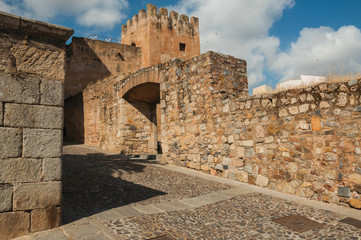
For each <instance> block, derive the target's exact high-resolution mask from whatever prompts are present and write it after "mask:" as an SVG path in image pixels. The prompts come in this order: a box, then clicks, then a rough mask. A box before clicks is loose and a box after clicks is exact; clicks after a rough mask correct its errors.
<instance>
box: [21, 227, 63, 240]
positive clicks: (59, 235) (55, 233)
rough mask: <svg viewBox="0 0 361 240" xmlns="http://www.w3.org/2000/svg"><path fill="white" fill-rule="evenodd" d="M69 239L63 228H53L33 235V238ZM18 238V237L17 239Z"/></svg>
mask: <svg viewBox="0 0 361 240" xmlns="http://www.w3.org/2000/svg"><path fill="white" fill-rule="evenodd" d="M47 239H52V240H69V239H68V238H67V237H66V236H65V234H64V232H63V230H62V229H51V230H47V231H42V232H40V233H37V234H33V235H32V236H31V240H47ZM17 240H18V239H17ZM19 240H20V239H19Z"/></svg>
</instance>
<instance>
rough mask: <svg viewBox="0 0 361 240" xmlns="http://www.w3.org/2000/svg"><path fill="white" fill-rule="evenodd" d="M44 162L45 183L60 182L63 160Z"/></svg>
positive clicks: (49, 159) (45, 160)
mask: <svg viewBox="0 0 361 240" xmlns="http://www.w3.org/2000/svg"><path fill="white" fill-rule="evenodd" d="M43 161H44V163H43V171H44V173H43V175H44V181H60V180H61V173H62V172H61V164H62V162H61V158H44V160H43Z"/></svg>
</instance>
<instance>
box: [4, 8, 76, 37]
mask: <svg viewBox="0 0 361 240" xmlns="http://www.w3.org/2000/svg"><path fill="white" fill-rule="evenodd" d="M0 29H2V30H13V31H14V30H15V31H19V32H22V33H25V34H31V35H35V36H45V37H48V38H52V39H59V40H63V41H66V40H68V39H69V37H71V36H72V35H73V33H74V30H73V29H71V28H67V27H63V26H59V25H55V24H51V23H46V22H41V21H37V20H33V19H29V18H24V17H20V16H17V15H14V14H10V13H6V12H1V11H0Z"/></svg>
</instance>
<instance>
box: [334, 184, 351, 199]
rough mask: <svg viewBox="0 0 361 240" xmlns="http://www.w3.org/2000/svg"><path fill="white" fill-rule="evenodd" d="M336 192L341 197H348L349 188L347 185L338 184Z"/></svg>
mask: <svg viewBox="0 0 361 240" xmlns="http://www.w3.org/2000/svg"><path fill="white" fill-rule="evenodd" d="M337 193H338V195H339V196H341V197H350V188H349V187H343V186H339V187H338V188H337Z"/></svg>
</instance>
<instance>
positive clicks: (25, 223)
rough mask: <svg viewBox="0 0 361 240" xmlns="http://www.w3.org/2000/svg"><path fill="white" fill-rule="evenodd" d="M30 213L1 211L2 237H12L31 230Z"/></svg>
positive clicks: (0, 232)
mask: <svg viewBox="0 0 361 240" xmlns="http://www.w3.org/2000/svg"><path fill="white" fill-rule="evenodd" d="M29 227H30V226H29V213H26V212H9V213H0V239H4V240H6V239H12V238H16V237H20V236H22V235H25V234H27V233H28V232H29Z"/></svg>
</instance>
